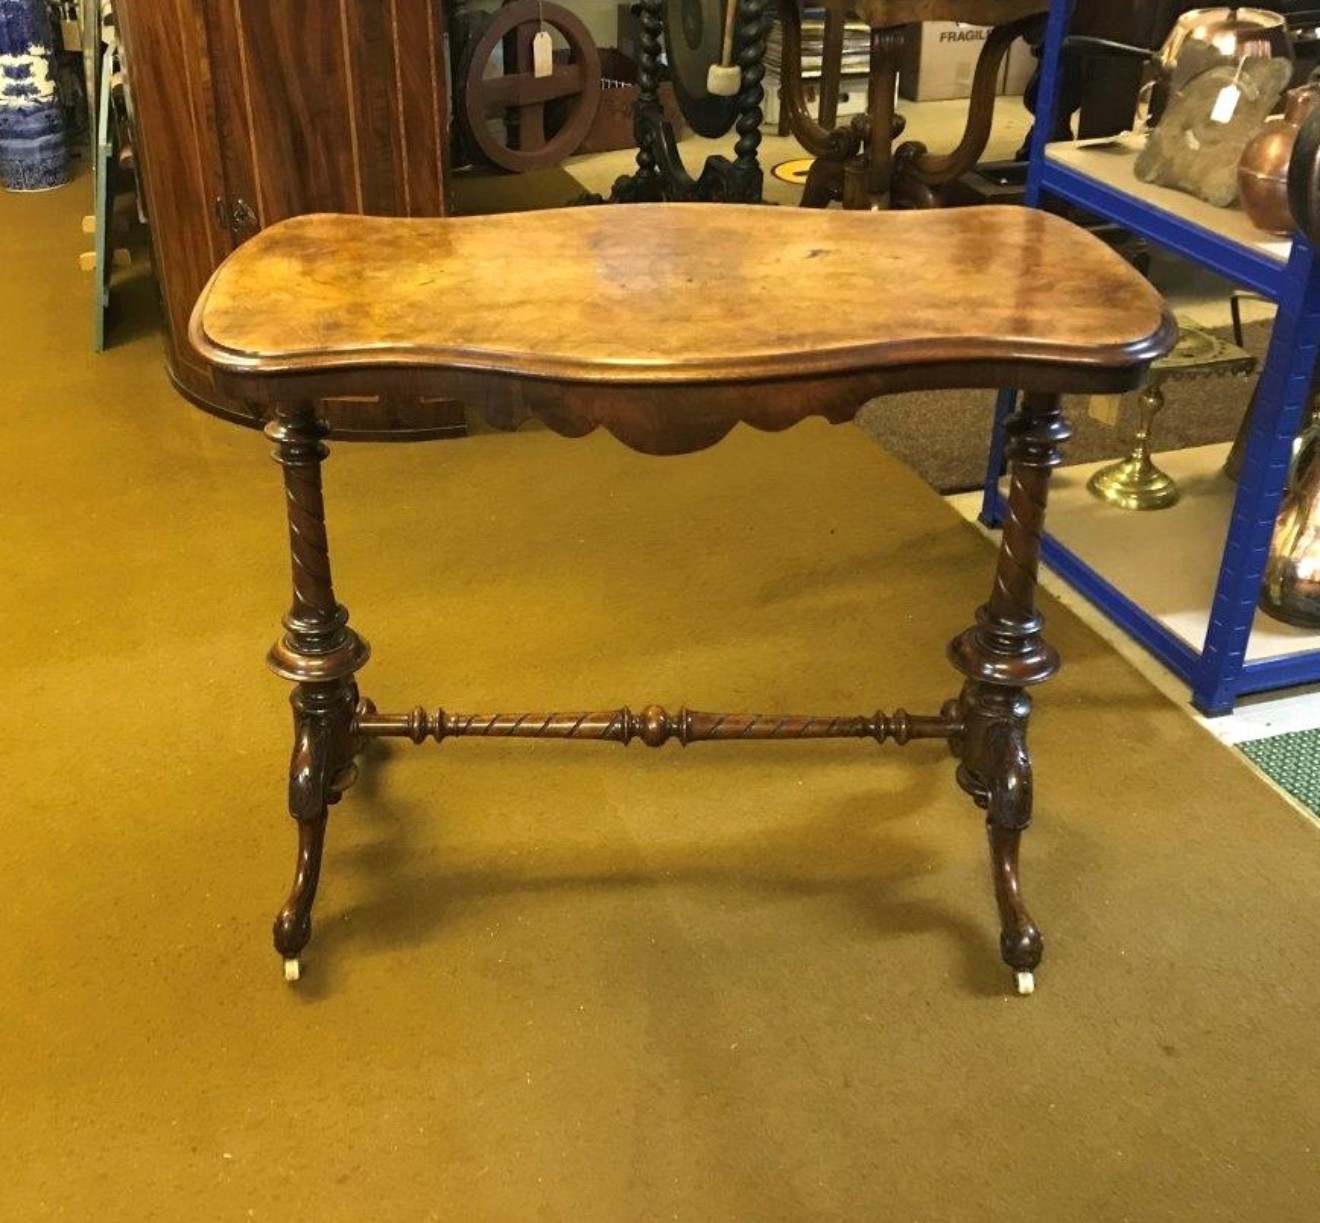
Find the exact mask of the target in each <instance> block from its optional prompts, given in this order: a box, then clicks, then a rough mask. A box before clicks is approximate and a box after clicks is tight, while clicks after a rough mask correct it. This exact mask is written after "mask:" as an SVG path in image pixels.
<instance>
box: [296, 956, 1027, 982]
mask: <svg viewBox="0 0 1320 1223" xmlns="http://www.w3.org/2000/svg"><path fill="white" fill-rule="evenodd" d="M1027 975H1028V976H1030V975H1031V974H1030V973H1028V974H1027ZM301 976H302V961H301V960H299V959H297V958H294V959H292V960H285V961H284V979H285V980H286V981H288V982H289V983H290V984H292V983H293V982H294V981H296V980H298V978H299V977H301Z"/></svg>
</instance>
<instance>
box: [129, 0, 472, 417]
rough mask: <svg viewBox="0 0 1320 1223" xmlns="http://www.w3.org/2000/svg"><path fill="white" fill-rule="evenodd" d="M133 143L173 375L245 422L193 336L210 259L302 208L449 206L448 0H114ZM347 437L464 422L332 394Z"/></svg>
mask: <svg viewBox="0 0 1320 1223" xmlns="http://www.w3.org/2000/svg"><path fill="white" fill-rule="evenodd" d="M115 10H116V16H117V20H118V24H119V29H120V34H121V37H122V39H123V43H124V53H125V67H126V70H127V72H128V77H129V84H130V87H131V88H132V91H133V101H134V112H135V132H134V144H135V149H136V151H137V155H138V164H139V168H140V173H141V175H142V180H143V190H144V195H145V198H146V205H147V212H148V216H149V220H150V224H151V238H152V251H153V255H154V258H155V264H156V273H157V276H158V278H159V281H160V287H161V294H162V297H163V300H164V307H165V320H166V331H167V336H166V360H167V363H168V366H169V370H170V374H171V377H172V378H173V379H174V382H175V384H176V385H177V386H178V387H179V389H180V390H181V391H182V392H183V393H184V394H185V395H187V396H188V397H189V398H190V399H192V400H193V401H194V402H196V403H198V404H200V405H201V406H202V407H205V408H207V409H209V410H211V411H214V412H217V413H220V414H221V415H224V416H229V417H232V418H234V419H240V420H246V419H248V416H247V413H246V412H245V410H244V409H243V408H242V407H241V406H240V405H239V404H237V403H236V402H233V401H232V400H230V399H228V398H227V397H226V396H224V395H223V394H221V393H220V392H219V391H218V390H217V389H216V388H215V386H214V385H213V383H212V382H211V378H210V375H209V374H208V373H207V370H206V368H205V367H204V366H203V365H202V363H201V362H200V361H199V360H198V359H197V357H196V355H195V354H194V353H193V352H192V350H191V348H190V346H189V344H188V316H189V314H190V313H191V311H192V307H193V303H194V302H195V301H196V299H197V296H198V294H199V293H200V292H201V290H202V287H203V286H204V285H205V284H206V281H207V279H208V278H209V277H210V275H211V273H212V271H214V269H215V268H216V267H217V266H218V265H219V263H220V261H221V260H222V259H223V258H224V257H225V255H226V254H227V253H228V252H229V251H230V250H232V249H233V247H234V246H235V245H237V244H238V243H239V242H242V241H243V240H244V239H246V238H248V237H250V236H251V235H252V234H253V233H255V232H257V230H258V229H260V228H261V227H263V226H266V225H270V224H272V223H274V222H275V221H278V220H281V219H282V218H284V217H288V216H294V215H297V214H300V213H307V212H351V213H370V214H373V215H382V216H441V215H444V214H445V213H446V212H448V211H449V204H448V190H447V184H448V134H447V127H448V112H449V107H448V88H447V81H446V76H445V63H444V44H443V33H442V14H441V8H440V0H280V2H279V3H278V4H272V3H270V0H116V5H115ZM325 415H326V417H327V419H328V420H329V421H330V423H331V426H332V428H333V429H334V431H335V433H336V434H337V435H338V436H341V437H381V436H386V435H388V436H407V437H417V436H419V435H442V434H444V433H447V432H458V431H461V430H462V422H463V413H462V409H461V407H460V406H459V405H457V404H454V403H452V402H451V401H448V400H438V401H421V402H418V401H378V400H377V401H359V402H354V403H346V402H342V401H341V402H335V401H331V402H328V403H326V404H325Z"/></svg>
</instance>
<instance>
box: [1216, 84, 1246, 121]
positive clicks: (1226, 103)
mask: <svg viewBox="0 0 1320 1223" xmlns="http://www.w3.org/2000/svg"><path fill="white" fill-rule="evenodd" d="M1241 98H1242V90H1240V89H1239V88H1238V87H1237V86H1236V85H1225V86H1224V87H1223V89H1221V90H1220V91H1219V96H1218V97H1217V98H1216V99H1215V104H1214V107H1213V108H1212V109H1211V111H1210V122H1211V123H1227V122H1228V121H1229V120H1230V119H1232V117H1233V116H1234V115H1235V114H1237V108H1238V102H1239V101H1240V100H1241Z"/></svg>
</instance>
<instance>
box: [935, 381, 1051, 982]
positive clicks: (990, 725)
mask: <svg viewBox="0 0 1320 1223" xmlns="http://www.w3.org/2000/svg"><path fill="white" fill-rule="evenodd" d="M1008 433H1009V438H1010V441H1009V443H1008V456H1009V460H1010V486H1009V504H1008V517H1007V520H1006V521H1005V524H1004V532H1003V539H1002V541H1001V544H1000V550H999V561H998V564H997V566H996V569H995V577H994V585H993V588H992V590H991V593H990V598H989V599H988V600H987V601H986V603H985V604H984V605H983V606H982V607H981V608H980V610H979V611H978V612H977V616H976V624H975V625H974V626H973V627H972V628H969V629H967V630H966V631H965V632H964V633H962V634H961V635H959V636H958V637H956V638H955V639H954V640H953V642H952V643H951V645H950V647H949V656H950V659H951V660H952V662H953V664H954V666H955V667H957V668H958V670H959V671H961V672H962V674H963V675H964V676H965V677H966V683H965V684H964V685H963V690H962V694H961V696H960V697H959V699H958V709H959V714H960V720H961V723H962V731H961V732H960V733H959V734H957V735H955V736H954V737H953V739H952V740H951V743H950V746H951V747H952V748H953V752H954V754H955V755H956V756H957V757H958V759H959V766H958V783H959V785H961V786H962V788H963V789H964V790H966V791H967V793H969V794H970V795H971V796H972V799H973V800H974V801H975V802H976V804H977V805H978V806H979V807H981V808H983V809H984V810H985V812H986V829H987V832H988V835H989V841H990V862H991V870H992V874H993V878H994V885H995V899H996V902H997V904H998V907H999V916H1000V925H1001V931H1000V951H1001V953H1002V955H1003V957H1004V960H1005V962H1006V963H1007V964H1008V965H1009V967H1010V968H1013V969H1014V970H1016V972H1017V973H1018V984H1019V989H1021V990H1022V991H1023V992H1029V991H1030V989H1031V988H1032V987H1033V984H1034V978H1033V975H1032V974H1033V973H1034V971H1035V969H1036V967H1037V965H1039V963H1040V960H1041V955H1042V953H1043V949H1044V944H1043V941H1042V939H1041V934H1040V930H1039V928H1038V927H1037V926H1036V923H1035V922H1034V921H1033V920H1032V918H1031V915H1030V913H1029V912H1028V911H1027V908H1026V905H1025V903H1024V901H1023V899H1022V894H1021V886H1020V882H1019V878H1018V851H1019V844H1020V840H1021V836H1022V833H1023V831H1024V830H1025V829H1026V828H1027V826H1028V825H1029V824H1030V823H1031V806H1032V772H1031V757H1030V753H1029V752H1028V750H1027V725H1028V722H1029V720H1030V715H1031V700H1030V698H1029V697H1028V696H1027V694H1026V692H1025V688H1027V687H1028V686H1030V685H1033V684H1039V683H1042V682H1044V681H1045V680H1047V679H1048V678H1049V677H1050V676H1051V675H1053V674H1054V673H1055V672H1056V671H1057V670H1058V667H1059V658H1058V655H1057V654H1056V653H1055V651H1054V650H1053V649H1052V648H1051V647H1050V646H1049V645H1048V644H1046V642H1045V641H1044V639H1043V638H1042V636H1041V628H1042V621H1041V618H1040V615H1039V613H1038V612H1037V610H1036V577H1037V572H1038V569H1039V566H1040V540H1041V533H1042V531H1043V529H1044V519H1045V504H1046V497H1047V494H1048V490H1049V480H1050V474H1051V472H1052V470H1053V469H1054V468H1055V467H1057V466H1058V465H1059V463H1060V462H1062V459H1063V452H1062V449H1061V448H1062V445H1063V443H1064V442H1065V441H1067V439H1068V437H1069V436H1070V434H1071V430H1070V429H1069V427H1068V423H1067V421H1066V420H1065V419H1064V416H1063V412H1062V409H1061V408H1060V406H1059V399H1058V396H1054V395H1025V396H1023V398H1022V401H1021V403H1020V405H1019V406H1018V409H1017V411H1016V412H1015V413H1014V415H1013V416H1012V417H1011V418H1010V419H1009V422H1008Z"/></svg>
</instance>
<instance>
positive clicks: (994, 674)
mask: <svg viewBox="0 0 1320 1223" xmlns="http://www.w3.org/2000/svg"><path fill="white" fill-rule="evenodd" d="M790 280H791V283H793V284H794V285H795V286H797V287H796V288H795V290H794V300H793V302H792V308H791V309H787V308H785V303H784V299H783V291H782V288H781V286H782V285H783V284H784V283H786V282H789V281H790ZM955 307H956V308H955ZM1175 334H1176V327H1175V324H1174V323H1173V320H1172V318H1171V317H1170V315H1169V314H1168V313H1167V311H1166V309H1165V307H1164V304H1163V302H1162V301H1161V299H1160V298H1159V296H1158V295H1157V294H1156V293H1155V291H1154V290H1153V289H1152V288H1151V287H1150V286H1149V285H1148V284H1147V283H1146V281H1144V280H1143V279H1142V278H1141V277H1140V276H1138V275H1137V274H1136V273H1135V272H1134V271H1133V270H1132V269H1131V268H1130V267H1128V266H1127V265H1126V264H1125V263H1124V262H1123V261H1122V260H1121V259H1120V258H1119V257H1118V256H1117V255H1115V254H1114V253H1113V252H1112V251H1110V250H1109V249H1108V248H1107V247H1105V246H1104V245H1103V243H1101V242H1099V241H1098V240H1096V239H1094V238H1092V237H1091V236H1089V235H1088V234H1086V233H1084V232H1082V231H1081V230H1079V229H1077V228H1075V227H1073V226H1072V225H1070V224H1069V223H1067V222H1065V221H1063V220H1061V219H1059V218H1057V217H1053V216H1049V215H1047V214H1045V213H1040V212H1036V211H1034V210H1029V209H1017V208H980V209H958V210H955V211H950V212H925V213H895V214H884V215H872V214H865V213H857V212H843V211H839V210H834V211H830V212H825V213H809V212H803V211H799V210H777V209H766V208H757V207H754V206H747V205H728V206H726V207H722V208H704V207H701V206H699V205H683V204H639V205H637V206H635V207H631V208H620V209H615V208H580V209H565V210H560V211H552V212H542V213H522V214H509V215H504V216H491V217H465V218H458V219H438V220H398V219H385V218H370V217H358V216H310V217H298V218H294V219H291V220H289V221H286V222H283V223H282V224H279V225H276V226H272V227H271V228H270V229H268V230H266V231H264V232H263V233H261V234H259V235H258V236H257V237H255V238H254V239H252V241H250V242H248V243H246V244H245V245H244V246H243V247H241V248H240V249H239V250H238V251H236V252H235V253H234V254H233V255H231V256H230V258H229V259H228V260H227V261H226V263H225V264H224V265H223V266H222V267H221V268H220V269H219V270H218V271H217V272H216V274H215V276H214V277H213V278H212V280H211V282H210V284H209V285H208V286H207V288H206V291H205V292H204V293H203V294H202V297H201V298H200V300H199V302H198V304H197V307H196V309H195V311H194V313H193V317H192V325H191V338H192V342H193V344H194V345H195V347H196V348H197V350H198V352H199V353H200V354H201V356H202V357H203V359H205V360H206V361H207V362H209V363H210V365H211V367H212V368H213V370H214V372H215V376H216V379H217V381H218V382H219V383H221V384H222V385H223V386H224V387H225V388H226V389H227V390H228V391H229V392H231V393H232V394H235V395H237V396H239V397H240V398H242V399H243V400H245V401H246V402H248V403H249V404H251V405H252V407H253V409H254V410H255V411H259V412H264V413H267V414H273V419H271V421H270V424H269V425H268V426H267V434H268V436H269V437H270V438H271V440H272V441H274V443H275V457H276V459H277V460H278V461H279V463H280V464H281V465H282V466H283V469H284V487H285V504H286V510H287V515H288V527H289V540H290V549H291V556H292V565H293V603H292V606H291V607H290V609H289V611H288V612H287V613H286V615H285V617H284V633H283V635H282V636H281V637H280V639H279V640H278V641H277V642H276V644H275V645H274V647H273V648H272V649H271V652H270V655H269V663H270V666H271V667H272V669H273V670H274V671H275V673H276V674H277V675H280V676H282V677H283V678H285V679H287V680H289V681H291V682H292V683H293V684H294V685H295V686H294V690H293V696H292V702H293V709H294V722H295V734H294V747H293V757H292V762H291V765H290V771H289V810H290V812H291V814H292V815H293V818H294V820H295V821H296V823H297V827H298V853H297V865H296V871H295V878H294V884H293V889H292V892H291V893H290V896H289V898H288V900H287V902H286V903H285V905H284V908H283V909H282V910H281V911H280V913H279V915H278V917H277V918H276V920H275V946H276V948H277V950H278V951H279V953H280V955H281V956H282V957H283V959H284V961H285V972H286V976H287V977H288V978H289V979H297V977H298V976H299V973H300V971H301V965H300V959H299V957H300V956H301V954H302V951H303V948H304V947H305V946H306V944H307V941H308V939H309V937H310V934H311V913H312V904H313V900H314V898H315V894H316V886H317V879H318V875H319V872H320V867H321V852H322V846H323V844H324V837H325V830H326V818H327V812H328V808H329V806H330V805H331V804H332V803H334V802H336V801H337V800H338V799H339V798H340V796H341V794H342V793H343V791H344V790H345V788H346V787H347V786H348V785H349V784H350V783H351V782H352V780H353V778H354V776H355V773H356V765H355V757H356V755H357V753H358V749H359V748H360V746H361V745H362V744H363V742H364V741H365V740H368V739H372V738H383V737H397V738H406V739H411V740H412V741H413V742H414V743H421V742H422V741H423V740H424V739H426V738H434V739H435V740H437V741H441V740H445V739H450V738H458V737H466V736H479V737H483V738H501V737H535V738H544V739H551V738H553V739H574V740H576V739H582V740H603V741H613V742H622V743H627V742H629V741H630V740H632V739H634V738H637V739H641V740H642V742H643V743H645V744H646V745H648V746H650V747H659V746H661V745H662V744H664V743H666V742H667V741H668V740H670V739H676V740H678V742H679V743H682V744H689V743H694V742H698V741H701V740H726V741H727V740H757V741H761V740H783V739H799V740H800V739H820V738H857V739H869V740H872V741H874V742H876V743H883V742H884V741H885V740H887V739H889V740H893V741H894V742H896V743H899V744H906V743H908V742H909V741H911V740H915V739H942V740H944V741H946V742H947V743H948V745H949V747H950V749H951V750H952V752H953V755H954V756H955V757H956V758H957V760H958V768H957V780H958V783H959V785H961V787H962V788H963V789H964V790H965V791H967V793H969V794H970V795H971V797H972V798H973V800H974V801H975V802H976V803H977V804H978V805H979V806H980V807H982V808H984V809H985V811H986V823H987V828H988V832H989V841H990V856H991V865H992V875H993V881H994V892H995V897H996V900H997V903H998V909H999V917H1000V923H1001V938H1000V945H1001V951H1002V954H1003V958H1004V960H1005V961H1006V962H1007V964H1008V965H1009V967H1010V968H1011V969H1012V970H1013V972H1014V974H1015V981H1016V985H1017V988H1018V990H1019V992H1022V993H1029V992H1030V991H1031V989H1032V988H1033V986H1034V972H1035V969H1036V967H1037V965H1038V964H1039V962H1040V958H1041V952H1042V940H1041V935H1040V931H1039V929H1038V928H1037V926H1036V923H1035V922H1034V921H1033V920H1032V918H1031V916H1030V915H1029V913H1028V911H1027V908H1026V905H1025V903H1024V901H1023V899H1022V895H1021V891H1020V888H1019V880H1018V849H1019V841H1020V837H1021V834H1022V832H1023V830H1024V829H1025V828H1026V827H1027V825H1028V823H1029V822H1030V819H1031V799H1032V765H1031V759H1030V756H1029V754H1028V750H1027V725H1028V719H1029V715H1030V711H1031V700H1030V698H1029V696H1028V695H1027V692H1028V689H1029V688H1031V687H1032V686H1033V685H1035V684H1039V683H1041V682H1042V681H1043V680H1046V679H1048V678H1049V677H1050V676H1051V675H1053V674H1054V672H1055V671H1056V669H1057V668H1058V664H1059V660H1058V656H1057V655H1056V653H1055V651H1054V650H1053V649H1052V648H1051V647H1050V646H1049V645H1048V644H1047V643H1046V642H1045V641H1044V640H1043V638H1042V635H1041V628H1042V623H1041V617H1040V615H1039V614H1038V612H1037V609H1036V601H1035V587H1036V570H1037V563H1038V556H1039V547H1040V537H1041V532H1042V524H1043V519H1044V515H1045V501H1046V492H1047V488H1048V484H1049V478H1050V472H1051V469H1052V468H1053V467H1054V466H1056V465H1057V464H1058V463H1059V462H1060V460H1061V446H1062V443H1063V442H1064V441H1065V440H1066V439H1067V437H1068V435H1069V429H1068V425H1067V423H1066V421H1065V420H1064V417H1063V413H1062V410H1061V408H1060V396H1061V395H1062V394H1064V393H1067V392H1076V393H1083V394H1105V393H1114V392H1119V391H1124V390H1129V389H1131V388H1133V387H1135V386H1137V385H1138V384H1139V383H1140V382H1141V380H1142V379H1143V377H1144V376H1145V374H1146V371H1147V368H1148V367H1149V365H1150V363H1151V362H1152V361H1153V360H1155V359H1156V358H1157V357H1159V356H1160V355H1161V354H1163V353H1164V352H1165V351H1167V350H1168V348H1169V347H1170V345H1171V344H1172V343H1173V340H1174V337H1175ZM946 387H986V388H993V387H1012V388H1015V389H1017V390H1018V391H1020V392H1022V395H1021V400H1020V403H1019V405H1018V408H1017V411H1016V412H1015V414H1014V416H1013V417H1012V420H1011V421H1010V425H1009V429H1010V433H1011V436H1012V441H1011V444H1010V455H1011V461H1012V475H1011V485H1010V493H1009V515H1008V521H1007V523H1006V526H1005V529H1004V535H1003V541H1002V545H1001V548H1000V551H999V557H998V563H997V566H996V569H995V573H994V578H993V582H992V586H991V591H990V595H989V597H988V599H987V600H986V602H985V603H984V604H983V605H982V606H981V608H980V609H979V611H978V612H977V613H976V618H975V622H974V623H973V624H972V625H971V627H969V628H968V629H967V630H966V631H965V632H963V633H961V634H960V635H958V636H957V637H956V638H955V639H954V640H953V642H952V643H951V644H950V646H949V651H948V653H949V659H950V661H951V662H952V664H953V667H954V669H955V670H956V671H957V672H958V673H959V675H960V676H961V689H960V691H959V692H958V693H957V695H956V696H953V697H952V698H951V699H950V700H949V701H947V702H946V703H945V704H944V706H943V708H941V709H939V710H938V711H935V712H933V713H928V714H925V715H911V714H908V713H906V712H905V711H903V710H901V709H900V710H897V711H896V712H894V713H892V714H885V713H873V714H860V715H859V714H854V715H833V714H830V715H819V716H816V715H813V716H801V715H792V714H745V713H701V712H697V711H695V710H690V709H678V710H665V709H662V708H660V707H658V706H655V705H648V706H646V707H644V708H643V709H642V710H641V712H639V713H634V712H632V711H631V710H629V709H627V708H622V709H604V710H600V709H590V708H588V709H586V710H580V711H574V712H542V713H518V714H494V715H492V714H479V713H478V714H473V713H453V712H449V711H446V710H443V709H442V710H435V711H428V710H427V709H425V708H422V707H420V706H419V707H417V708H415V709H412V710H410V711H407V710H405V711H399V712H381V711H378V710H377V709H376V708H375V706H374V705H373V704H372V702H371V701H369V700H366V699H365V698H364V697H363V696H362V695H361V693H360V691H359V688H358V680H357V674H358V672H359V671H360V670H361V669H362V667H363V665H364V664H365V663H366V661H367V658H368V654H369V650H368V647H367V643H366V642H365V641H364V640H363V638H361V637H360V636H359V635H358V634H357V632H356V631H355V630H354V629H353V628H352V627H350V625H349V623H348V612H347V610H346V609H345V608H344V607H343V605H342V604H340V603H339V601H338V599H337V597H336V594H335V590H334V587H333V585H332V583H331V574H330V558H329V550H328V543H327V537H326V527H325V512H324V504H323V498H322V485H321V462H322V460H323V459H324V458H325V456H326V453H327V451H326V447H325V444H324V441H323V438H324V436H325V429H324V426H323V425H322V424H321V423H320V422H319V421H318V420H317V417H316V412H315V408H314V403H313V401H315V400H317V399H320V398H323V397H326V396H340V395H342V396H353V395H358V394H363V393H369V392H376V393H380V392H392V391H399V392H404V393H422V394H427V395H430V394H436V395H442V394H443V395H452V396H454V397H456V398H458V399H461V400H463V401H464V402H466V403H469V404H472V405H476V406H478V407H480V406H481V405H483V404H486V403H489V404H490V405H494V406H492V407H490V408H489V409H488V410H487V414H488V416H489V417H490V418H491V419H492V423H494V424H496V425H499V426H502V427H510V428H511V427H515V426H516V425H518V424H519V423H520V422H521V421H523V420H525V419H527V418H529V417H532V416H535V417H539V418H540V419H541V420H542V421H544V422H545V423H546V424H548V425H549V426H550V427H551V428H552V429H554V430H556V431H557V432H559V433H562V434H565V435H567V436H570V437H574V436H581V435H583V434H585V433H588V432H590V431H591V430H593V429H596V428H600V427H603V428H605V429H607V430H609V432H611V433H612V434H614V435H615V436H616V437H617V438H618V439H619V440H620V441H622V442H623V443H625V444H626V445H628V446H631V447H633V448H634V449H636V450H640V451H643V452H647V453H651V454H657V455H659V454H678V453H682V452H685V451H693V450H698V449H701V448H702V447H705V446H709V445H712V444H714V443H716V442H718V441H719V440H720V438H722V437H723V436H724V435H725V434H726V433H727V432H728V431H729V430H730V429H731V428H732V427H733V426H734V425H735V424H738V423H739V422H743V423H746V424H750V425H753V426H755V427H757V428H760V429H768V430H781V429H785V428H787V427H788V426H790V425H792V424H794V423H795V422H797V421H800V420H802V419H804V418H805V417H807V416H810V415H821V416H824V417H826V418H828V419H829V420H831V421H835V422H841V421H847V420H850V419H851V418H852V417H853V415H854V414H855V413H856V411H857V409H858V408H859V407H860V406H861V405H862V404H863V403H865V402H866V401H867V400H869V399H872V398H874V397H875V396H877V395H881V394H885V393H887V392H893V391H904V390H913V389H940V388H946ZM784 444H785V445H791V444H792V438H791V436H790V437H788V438H786V439H785V441H784ZM443 457H444V456H443V455H442V454H439V453H438V452H437V456H436V458H437V461H443ZM565 457H566V458H568V457H569V456H568V454H567V453H566V456H565ZM822 665H828V663H823V664H822Z"/></svg>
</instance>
